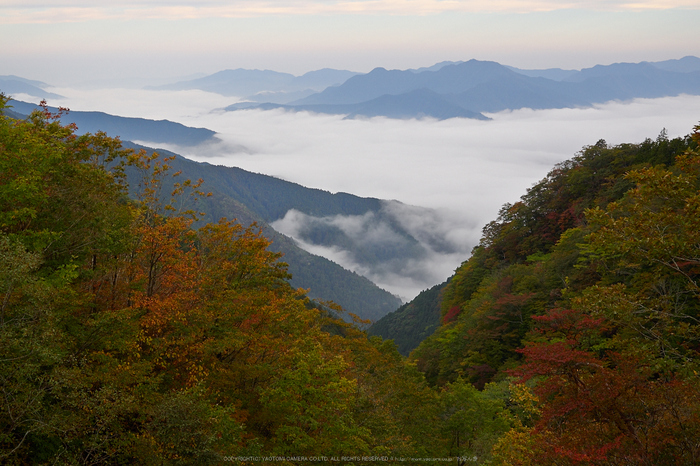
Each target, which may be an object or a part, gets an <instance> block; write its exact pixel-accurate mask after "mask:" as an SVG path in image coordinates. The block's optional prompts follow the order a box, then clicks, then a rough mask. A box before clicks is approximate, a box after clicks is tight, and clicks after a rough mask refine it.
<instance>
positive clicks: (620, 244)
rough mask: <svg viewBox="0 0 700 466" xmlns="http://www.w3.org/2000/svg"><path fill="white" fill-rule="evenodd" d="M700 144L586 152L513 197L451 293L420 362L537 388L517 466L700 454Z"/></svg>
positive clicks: (434, 377) (449, 378) (516, 434)
mask: <svg viewBox="0 0 700 466" xmlns="http://www.w3.org/2000/svg"><path fill="white" fill-rule="evenodd" d="M698 143H700V127H696V128H695V132H694V133H693V135H692V137H687V138H677V139H673V140H669V139H668V138H667V137H666V135H665V133H664V132H662V133H661V134H660V135H659V137H658V138H657V139H656V140H646V141H644V142H643V143H641V144H622V145H619V146H615V147H610V146H608V145H607V144H606V143H605V141H599V142H598V143H596V144H595V145H593V146H589V147H585V148H584V149H583V150H582V151H581V152H580V153H579V154H578V155H577V156H575V157H574V158H572V159H571V160H568V161H566V162H564V163H562V164H560V165H558V166H556V167H555V168H554V169H553V170H552V171H551V172H550V173H549V175H548V176H547V177H546V178H545V179H544V180H542V181H541V182H540V183H538V184H536V185H535V186H533V187H532V188H531V189H529V190H528V192H527V194H526V195H524V196H523V197H522V198H521V200H520V201H519V202H516V203H515V204H508V205H505V206H503V208H502V209H501V211H500V213H499V217H498V219H497V220H496V221H494V222H491V223H490V224H488V225H487V226H486V227H485V228H484V234H483V237H482V239H481V243H480V244H479V245H478V246H477V247H476V248H475V249H474V251H473V253H472V256H471V258H470V259H469V260H468V261H466V262H464V263H463V264H462V266H461V267H460V268H459V269H458V270H457V271H456V273H455V275H454V276H453V277H452V279H451V281H450V282H449V284H448V285H447V286H446V287H445V288H444V289H443V290H442V295H443V297H442V301H441V310H442V313H441V326H440V327H439V328H438V330H437V331H436V332H435V333H434V334H433V335H432V336H431V337H429V338H428V339H426V340H425V341H423V342H422V343H421V344H420V345H419V346H418V347H417V348H416V349H415V350H414V351H413V352H412V353H411V356H410V359H411V360H412V361H413V362H414V363H415V364H416V366H417V368H418V369H419V370H420V371H421V372H423V374H424V375H425V377H426V379H427V380H428V382H429V383H430V384H431V385H433V386H438V387H439V386H443V385H444V384H447V383H450V382H454V381H457V380H464V381H466V382H469V383H471V384H473V385H474V386H476V387H477V388H479V389H482V388H484V387H488V384H489V383H493V382H499V381H503V380H507V379H509V378H511V377H515V378H516V380H518V381H520V382H527V386H528V387H532V393H533V394H534V395H535V396H536V398H537V399H538V400H539V402H538V403H537V416H536V418H535V419H533V423H532V425H530V426H528V427H523V428H522V429H521V430H517V429H516V430H512V431H510V432H509V433H508V434H506V436H505V437H504V438H503V439H504V443H501V445H502V446H503V447H504V448H506V449H507V450H508V451H509V452H510V453H509V455H512V456H509V457H510V463H508V464H645V465H646V464H649V465H651V464H654V465H660V464H697V463H698V462H699V461H700V440H699V439H700V384H699V383H698V382H700V381H699V380H698V370H700V367H699V363H700V326H699V325H700V301H699V298H700V288H698V279H699V278H700V191H698V189H699V188H700V157H699V156H698ZM426 312H429V311H426ZM505 439H507V441H505Z"/></svg>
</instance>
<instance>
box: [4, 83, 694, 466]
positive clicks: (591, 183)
mask: <svg viewBox="0 0 700 466" xmlns="http://www.w3.org/2000/svg"><path fill="white" fill-rule="evenodd" d="M5 104H6V99H5V98H4V97H0V110H2V108H4V106H5ZM699 142H700V127H697V128H696V130H695V132H694V133H693V135H692V137H688V138H685V139H681V138H678V139H674V140H668V139H667V138H666V136H665V134H663V133H662V134H661V135H660V136H659V137H658V138H657V139H656V140H647V141H645V142H643V143H641V144H625V145H620V146H616V147H609V146H608V145H607V144H606V143H605V142H604V141H600V142H598V143H597V144H595V145H593V146H590V147H586V148H584V150H583V151H582V152H581V153H580V154H579V155H577V156H576V157H574V158H573V159H572V160H570V161H568V162H565V163H563V164H560V165H559V166H557V167H555V168H554V170H552V172H551V173H550V174H549V175H548V176H547V178H545V179H544V180H543V181H542V182H540V183H538V184H537V185H535V186H534V187H533V188H532V189H530V190H529V191H528V193H527V194H526V195H525V196H523V198H522V199H521V201H520V202H518V203H516V204H513V205H506V206H504V208H503V209H502V210H501V212H500V216H499V218H498V220H496V221H494V222H492V223H491V224H489V225H487V226H486V228H485V229H484V236H483V239H482V242H481V244H480V245H479V246H478V247H476V248H475V249H474V252H473V254H472V257H471V258H470V259H469V260H468V261H466V262H465V263H464V264H463V265H462V266H461V267H460V268H459V269H458V270H457V272H456V274H455V276H454V277H452V279H451V280H450V281H449V282H448V284H447V285H446V286H445V287H444V288H443V289H442V290H440V289H438V288H436V289H435V290H432V292H431V294H430V295H426V297H425V300H426V302H427V304H428V305H429V307H430V308H434V307H435V305H436V302H439V303H440V305H441V310H442V313H441V318H440V319H441V321H440V326H439V327H438V328H437V330H436V331H435V333H434V334H433V335H431V336H429V337H428V338H427V339H426V340H425V341H423V343H421V345H420V346H419V347H418V348H417V349H416V350H414V351H413V352H412V354H411V356H410V357H409V359H408V360H406V359H405V358H403V357H402V356H401V355H400V354H399V352H398V351H397V347H396V345H395V344H394V343H393V342H391V341H382V340H381V339H380V338H376V337H373V338H368V337H367V335H366V334H365V333H364V332H362V331H361V330H359V329H358V328H357V327H356V326H354V325H352V324H350V323H347V322H344V321H343V320H340V319H337V318H336V317H334V315H335V313H336V312H342V310H341V309H339V308H337V306H335V305H334V304H333V303H322V304H319V303H316V302H312V301H310V300H309V299H308V298H307V297H306V295H305V290H297V289H293V288H292V287H291V286H290V285H289V283H288V281H287V278H288V273H287V269H286V265H285V264H284V263H283V262H280V259H281V255H280V254H279V253H275V252H271V250H270V249H269V248H268V247H269V245H270V241H269V240H268V239H266V238H265V237H263V236H262V234H261V232H260V230H259V229H258V228H257V227H256V226H255V225H250V226H247V225H242V224H240V223H237V222H235V221H229V220H226V219H221V220H220V221H218V222H214V223H207V224H205V225H202V226H200V227H198V228H194V226H193V225H194V222H195V220H196V219H197V218H200V213H199V212H195V211H191V210H187V205H189V204H188V201H187V199H188V198H190V197H191V196H194V197H198V196H206V195H205V194H204V192H203V191H202V183H201V181H200V182H191V181H189V180H185V181H179V180H178V178H177V173H175V174H173V173H172V170H170V167H169V160H168V159H163V158H160V157H159V156H158V155H157V154H149V153H146V152H135V151H134V150H131V149H124V148H123V147H122V146H121V143H120V142H119V140H117V139H112V138H110V137H108V136H107V135H105V134H102V133H97V134H95V135H91V134H87V135H84V136H76V135H75V133H74V128H72V127H70V126H68V127H65V126H62V125H61V124H60V122H59V121H58V118H57V115H53V114H51V113H50V112H48V111H44V112H35V113H34V114H32V115H31V117H30V118H28V119H26V120H20V119H15V118H10V117H9V116H6V115H0V395H1V396H0V412H2V415H1V416H0V462H2V463H3V464H104V463H108V464H134V463H135V464H171V463H172V464H174V463H178V464H180V463H184V464H208V463H214V462H221V461H223V460H225V459H231V458H234V457H235V458H239V459H240V458H244V457H245V458H251V457H256V458H257V459H260V458H262V457H268V456H276V457H278V458H282V459H283V460H284V461H278V462H277V464H282V463H287V464H301V463H304V462H305V461H302V460H299V459H298V458H300V457H316V458H317V457H319V456H324V457H328V458H330V457H335V458H342V457H343V456H348V457H358V456H365V457H371V456H375V457H376V456H385V457H393V458H398V459H401V460H406V461H402V462H405V463H409V464H410V463H419V464H430V463H433V464H445V461H438V460H432V461H431V460H429V459H430V458H433V459H440V460H444V459H446V458H450V459H451V461H452V463H453V464H460V465H464V464H499V465H528V464H538V465H539V464H552V465H577V464H581V465H583V464H585V465H589V464H593V465H618V464H620V465H622V464H624V465H631V464H634V465H656V464H688V465H690V464H697V463H698V462H700V440H699V439H700V383H699V382H700V380H698V378H699V375H698V371H699V370H700V367H699V366H700V301H699V298H700V287H699V281H698V280H699V277H700V154H699V153H698V143H699ZM127 169H128V170H130V171H131V172H134V171H136V172H137V173H139V174H140V176H139V178H138V180H139V181H138V182H134V181H132V182H131V184H132V186H131V189H130V191H131V193H132V196H131V197H129V196H128V192H129V190H128V189H127V186H126V177H125V170H127ZM173 177H175V178H173ZM133 179H134V178H133V177H132V178H131V180H133ZM170 187H173V190H172V191H171V189H170ZM405 313H406V315H412V313H413V311H412V310H411V308H410V306H409V307H406V309H405ZM416 320H417V321H420V322H421V325H423V326H425V322H423V321H422V320H421V319H416ZM394 325H395V326H398V327H400V326H401V325H402V324H401V323H400V322H398V321H397V322H395V323H394ZM411 338H413V337H411ZM295 458H296V459H295ZM238 462H239V463H244V464H245V463H246V461H245V460H240V461H238ZM341 462H344V463H346V464H352V463H353V460H351V459H349V460H348V459H346V460H342V461H341ZM255 463H257V464H260V462H259V461H253V462H252V464H255ZM358 463H360V462H358Z"/></svg>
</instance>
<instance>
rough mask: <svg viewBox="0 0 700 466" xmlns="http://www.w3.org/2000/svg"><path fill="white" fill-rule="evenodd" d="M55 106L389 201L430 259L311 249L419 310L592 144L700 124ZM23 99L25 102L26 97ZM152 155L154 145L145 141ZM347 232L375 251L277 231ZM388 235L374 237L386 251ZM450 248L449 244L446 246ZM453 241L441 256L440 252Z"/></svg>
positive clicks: (187, 98)
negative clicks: (343, 235) (506, 215)
mask: <svg viewBox="0 0 700 466" xmlns="http://www.w3.org/2000/svg"><path fill="white" fill-rule="evenodd" d="M51 91H52V92H55V93H58V94H61V95H63V96H66V98H65V99H61V100H56V101H50V102H49V104H50V105H63V106H67V107H70V108H72V109H73V110H99V111H104V112H107V113H111V114H115V115H120V116H133V117H143V118H151V119H169V120H172V121H177V122H180V123H183V124H185V125H188V126H196V127H205V128H209V129H212V130H214V131H216V132H217V133H218V134H217V136H218V138H219V139H220V142H218V143H216V144H209V145H207V146H201V147H194V148H182V147H177V146H164V145H163V144H158V145H157V146H158V147H162V148H165V149H169V150H172V151H174V152H177V153H180V154H182V155H184V156H186V157H188V158H191V159H194V160H198V161H206V162H209V163H212V164H220V165H227V166H238V167H241V168H243V169H246V170H249V171H253V172H258V173H264V174H267V175H273V176H276V177H279V178H282V179H285V180H288V181H293V182H296V183H299V184H302V185H304V186H307V187H311V188H320V189H324V190H328V191H331V192H348V193H352V194H355V195H358V196H365V197H376V198H380V199H385V200H388V201H398V202H390V203H386V204H385V206H386V209H389V211H391V209H393V211H391V212H392V215H393V216H394V218H395V219H400V221H401V222H402V227H403V228H404V229H405V230H406V231H409V232H411V234H412V235H413V236H414V237H415V238H416V239H417V240H418V241H419V242H420V243H421V244H422V245H425V249H426V251H427V252H426V254H423V255H422V256H421V257H420V259H419V260H414V261H412V262H411V261H404V262H403V263H400V264H394V266H385V267H374V268H368V267H367V266H366V265H365V264H362V263H359V262H358V261H357V260H356V258H354V257H353V255H352V254H351V253H350V252H349V251H345V250H342V249H339V248H333V247H326V246H319V245H314V244H309V243H306V242H304V241H303V240H301V239H300V238H297V239H299V241H300V244H301V245H302V246H303V247H306V248H307V249H309V250H310V251H311V252H314V253H317V254H320V255H323V256H326V257H328V258H330V259H331V260H334V261H336V262H338V263H339V264H341V265H343V266H345V267H347V268H349V269H351V270H355V271H357V272H358V273H362V274H363V275H365V276H367V277H368V278H370V279H371V280H373V281H374V282H375V283H377V284H378V285H380V286H381V287H383V288H385V289H387V290H389V291H391V292H392V293H395V294H397V295H399V296H401V297H402V298H404V299H406V300H408V299H411V298H412V297H414V296H415V295H416V294H417V293H418V292H420V291H421V290H423V289H426V288H428V287H430V286H432V285H434V284H437V283H440V282H442V281H444V280H445V279H447V278H448V277H449V276H450V275H451V273H452V272H453V271H454V269H455V268H456V267H457V266H459V264H460V263H461V262H462V261H464V260H466V259H467V258H468V256H469V252H470V251H471V249H472V247H473V246H474V245H475V244H476V243H477V242H478V240H479V238H480V236H481V229H482V228H483V226H484V225H485V224H486V223H487V222H489V221H491V220H493V219H495V218H496V216H497V213H498V210H499V208H500V207H501V206H502V205H503V204H504V203H506V202H515V201H517V200H518V199H519V197H520V196H521V195H523V194H524V193H525V192H526V190H527V188H529V187H530V186H532V185H533V184H534V183H536V182H537V181H539V180H540V179H542V178H543V177H544V176H545V175H546V174H547V172H548V171H549V170H550V169H551V168H552V167H553V166H554V165H555V164H556V163H559V162H562V161H564V160H566V159H569V158H571V157H572V156H574V155H575V154H576V153H577V152H578V151H579V150H581V148H582V147H583V146H585V145H592V144H595V143H596V142H597V141H598V140H599V139H605V140H606V141H607V142H608V143H609V144H619V143H623V142H641V141H643V140H644V139H645V138H652V139H653V138H656V136H657V135H658V134H659V133H660V132H661V130H662V129H664V128H665V129H666V130H667V132H668V136H669V137H670V138H673V137H676V136H683V135H686V134H688V133H690V132H691V131H692V129H693V126H694V125H696V124H698V122H699V121H700V97H698V96H678V97H669V98H663V99H636V100H634V101H630V102H610V103H606V104H602V105H597V106H595V107H592V108H577V109H558V110H529V109H524V110H516V111H508V112H500V113H496V114H489V115H488V116H489V117H491V118H492V120H491V121H477V120H468V119H450V120H444V121H436V120H391V119H386V118H372V119H356V120H345V119H343V117H342V116H330V115H317V114H310V113H306V112H302V113H290V112H285V111H283V110H273V111H260V110H245V111H236V112H223V111H221V110H220V109H221V108H223V107H225V106H227V105H230V104H232V103H234V102H235V99H228V98H224V97H222V96H220V95H217V94H211V93H206V92H202V91H179V92H173V91H145V90H132V89H129V90H127V89H104V90H79V89H69V88H56V89H51ZM16 97H17V98H18V99H19V100H22V98H21V97H22V96H16ZM139 142H141V143H143V144H145V145H152V144H151V143H150V142H149V141H139ZM310 221H325V222H335V223H333V224H334V225H340V226H342V227H343V228H344V231H346V232H347V234H348V235H351V236H352V235H353V234H355V235H356V236H357V239H358V241H359V240H360V239H362V240H369V239H370V237H369V236H368V233H367V230H366V228H365V227H366V225H365V223H366V222H367V219H363V218H359V217H358V218H330V219H320V220H319V219H311V218H305V217H304V216H303V215H299V214H298V213H289V214H288V215H287V217H285V218H284V219H280V220H279V221H278V222H276V224H275V226H276V227H277V228H278V229H280V230H281V231H282V232H286V233H287V234H289V235H290V236H293V237H294V236H295V232H298V231H300V230H299V229H300V228H302V227H303V224H304V222H310ZM380 233H381V226H376V228H375V230H373V231H372V234H373V235H374V236H373V237H372V238H375V239H376V240H377V241H385V240H387V238H390V236H389V235H390V232H388V231H387V236H386V237H382V236H381V234H380ZM436 238H439V241H437V240H436ZM440 241H441V242H442V246H441V247H436V244H438V243H439V242H440Z"/></svg>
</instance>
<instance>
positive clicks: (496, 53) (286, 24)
mask: <svg viewBox="0 0 700 466" xmlns="http://www.w3.org/2000/svg"><path fill="white" fill-rule="evenodd" d="M699 20H700V4H698V2H697V0H668V1H649V0H639V1H629V2H628V1H603V0H599V1H595V0H593V1H555V0H532V1H515V0H490V1H485V0H472V1H462V0H345V1H338V0H270V1H261V0H241V1H230V0H206V1H199V2H193V1H186V0H179V1H178V0H151V1H136V0H133V1H104V0H92V1H87V0H57V1H52V2H46V1H45V0H41V1H40V0H0V44H1V46H0V75H2V74H15V75H20V76H22V77H25V78H30V79H39V80H42V81H46V82H49V83H51V84H56V85H68V84H79V83H88V82H96V81H101V82H106V81H111V83H112V84H113V83H114V82H117V81H119V80H122V79H128V78H148V79H150V80H151V82H152V83H154V82H153V81H157V80H158V79H160V80H164V81H165V82H167V81H170V80H172V79H173V78H179V77H185V76H191V75H193V74H195V73H206V74H208V73H213V72H216V71H219V70H222V69H231V68H257V69H273V70H276V71H286V72H290V73H293V74H302V73H304V72H306V71H310V70H314V69H319V68H323V67H331V68H338V69H350V70H353V71H360V72H367V71H370V70H371V69H373V68H374V67H377V66H383V67H385V68H399V69H405V68H417V67H421V66H430V65H432V64H434V63H436V62H439V61H443V60H455V61H457V60H468V59H470V58H477V59H480V60H494V61H498V62H500V63H503V64H507V65H512V66H517V67H521V68H549V67H559V68H572V69H580V68H583V67H587V66H593V65H595V64H599V63H600V64H608V63H613V62H619V61H630V62H638V61H643V60H647V61H659V60H666V59H671V58H681V57H683V56H685V55H698V54H699V51H698V45H697V44H700V29H699V28H698V27H697V24H698V22H699ZM148 79H145V80H144V79H142V80H141V81H138V82H137V81H132V83H133V84H134V85H136V84H140V83H142V82H143V81H147V80H148Z"/></svg>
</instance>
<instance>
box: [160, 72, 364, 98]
mask: <svg viewBox="0 0 700 466" xmlns="http://www.w3.org/2000/svg"><path fill="white" fill-rule="evenodd" d="M357 74H358V73H355V72H353V71H346V70H334V69H330V68H324V69H321V70H316V71H310V72H308V73H306V74H304V75H302V76H294V75H292V74H289V73H280V72H278V71H270V70H246V69H241V68H239V69H236V70H224V71H219V72H218V73H214V74H212V75H209V76H204V77H202V78H198V79H193V80H189V81H181V82H177V83H173V84H166V85H162V86H150V87H148V88H147V89H160V90H175V91H181V90H188V89H200V90H203V91H207V92H214V93H217V94H221V95H224V96H236V97H244V98H245V99H246V100H248V101H254V102H275V103H287V102H291V101H293V100H297V99H300V98H302V97H306V96H308V95H311V94H313V93H315V92H318V91H322V90H323V89H325V88H327V87H329V86H334V85H339V84H342V83H343V82H345V81H347V79H348V78H350V77H352V76H355V75H357Z"/></svg>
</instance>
